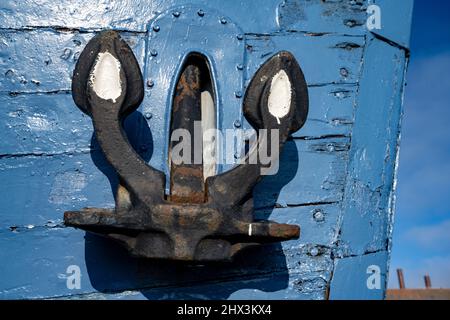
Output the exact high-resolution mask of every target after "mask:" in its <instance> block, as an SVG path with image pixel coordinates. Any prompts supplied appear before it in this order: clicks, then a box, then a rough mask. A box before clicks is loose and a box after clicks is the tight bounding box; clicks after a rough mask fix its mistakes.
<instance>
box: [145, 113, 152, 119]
mask: <svg viewBox="0 0 450 320" xmlns="http://www.w3.org/2000/svg"><path fill="white" fill-rule="evenodd" d="M144 117H145V119H147V120H150V119H151V118H152V117H153V115H152V114H151V112H146V113H145V114H144Z"/></svg>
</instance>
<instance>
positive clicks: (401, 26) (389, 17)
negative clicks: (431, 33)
mask: <svg viewBox="0 0 450 320" xmlns="http://www.w3.org/2000/svg"><path fill="white" fill-rule="evenodd" d="M369 4H375V5H377V6H379V7H380V10H381V16H382V18H381V21H382V25H381V29H379V30H378V29H375V30H372V32H373V33H374V34H376V35H380V36H382V37H383V38H385V39H389V40H390V41H392V42H394V43H396V44H398V45H399V46H402V47H404V48H409V40H410V38H411V16H412V12H413V7H414V1H405V2H403V1H390V0H369ZM399 17H409V19H408V18H407V19H404V18H399Z"/></svg>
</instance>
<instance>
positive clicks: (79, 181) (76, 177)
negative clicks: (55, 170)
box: [49, 172, 87, 204]
mask: <svg viewBox="0 0 450 320" xmlns="http://www.w3.org/2000/svg"><path fill="white" fill-rule="evenodd" d="M86 185H87V176H86V175H85V174H84V173H81V172H62V173H59V174H57V175H56V177H55V180H54V182H53V185H52V189H51V191H50V197H49V202H51V203H55V204H70V203H73V202H74V201H85V200H86V199H85V198H84V197H82V195H81V194H80V192H81V191H83V189H84V188H85V187H86Z"/></svg>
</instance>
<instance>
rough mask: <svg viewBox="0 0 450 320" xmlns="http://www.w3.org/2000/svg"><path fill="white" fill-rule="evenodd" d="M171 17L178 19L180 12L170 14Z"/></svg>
mask: <svg viewBox="0 0 450 320" xmlns="http://www.w3.org/2000/svg"><path fill="white" fill-rule="evenodd" d="M172 15H173V16H174V17H175V18H178V17H179V16H180V11H174V12H172Z"/></svg>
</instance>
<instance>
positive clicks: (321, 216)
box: [313, 210, 325, 222]
mask: <svg viewBox="0 0 450 320" xmlns="http://www.w3.org/2000/svg"><path fill="white" fill-rule="evenodd" d="M313 218H314V220H315V221H316V222H323V221H324V220H325V216H324V214H323V211H322V210H315V211H314V212H313Z"/></svg>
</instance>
